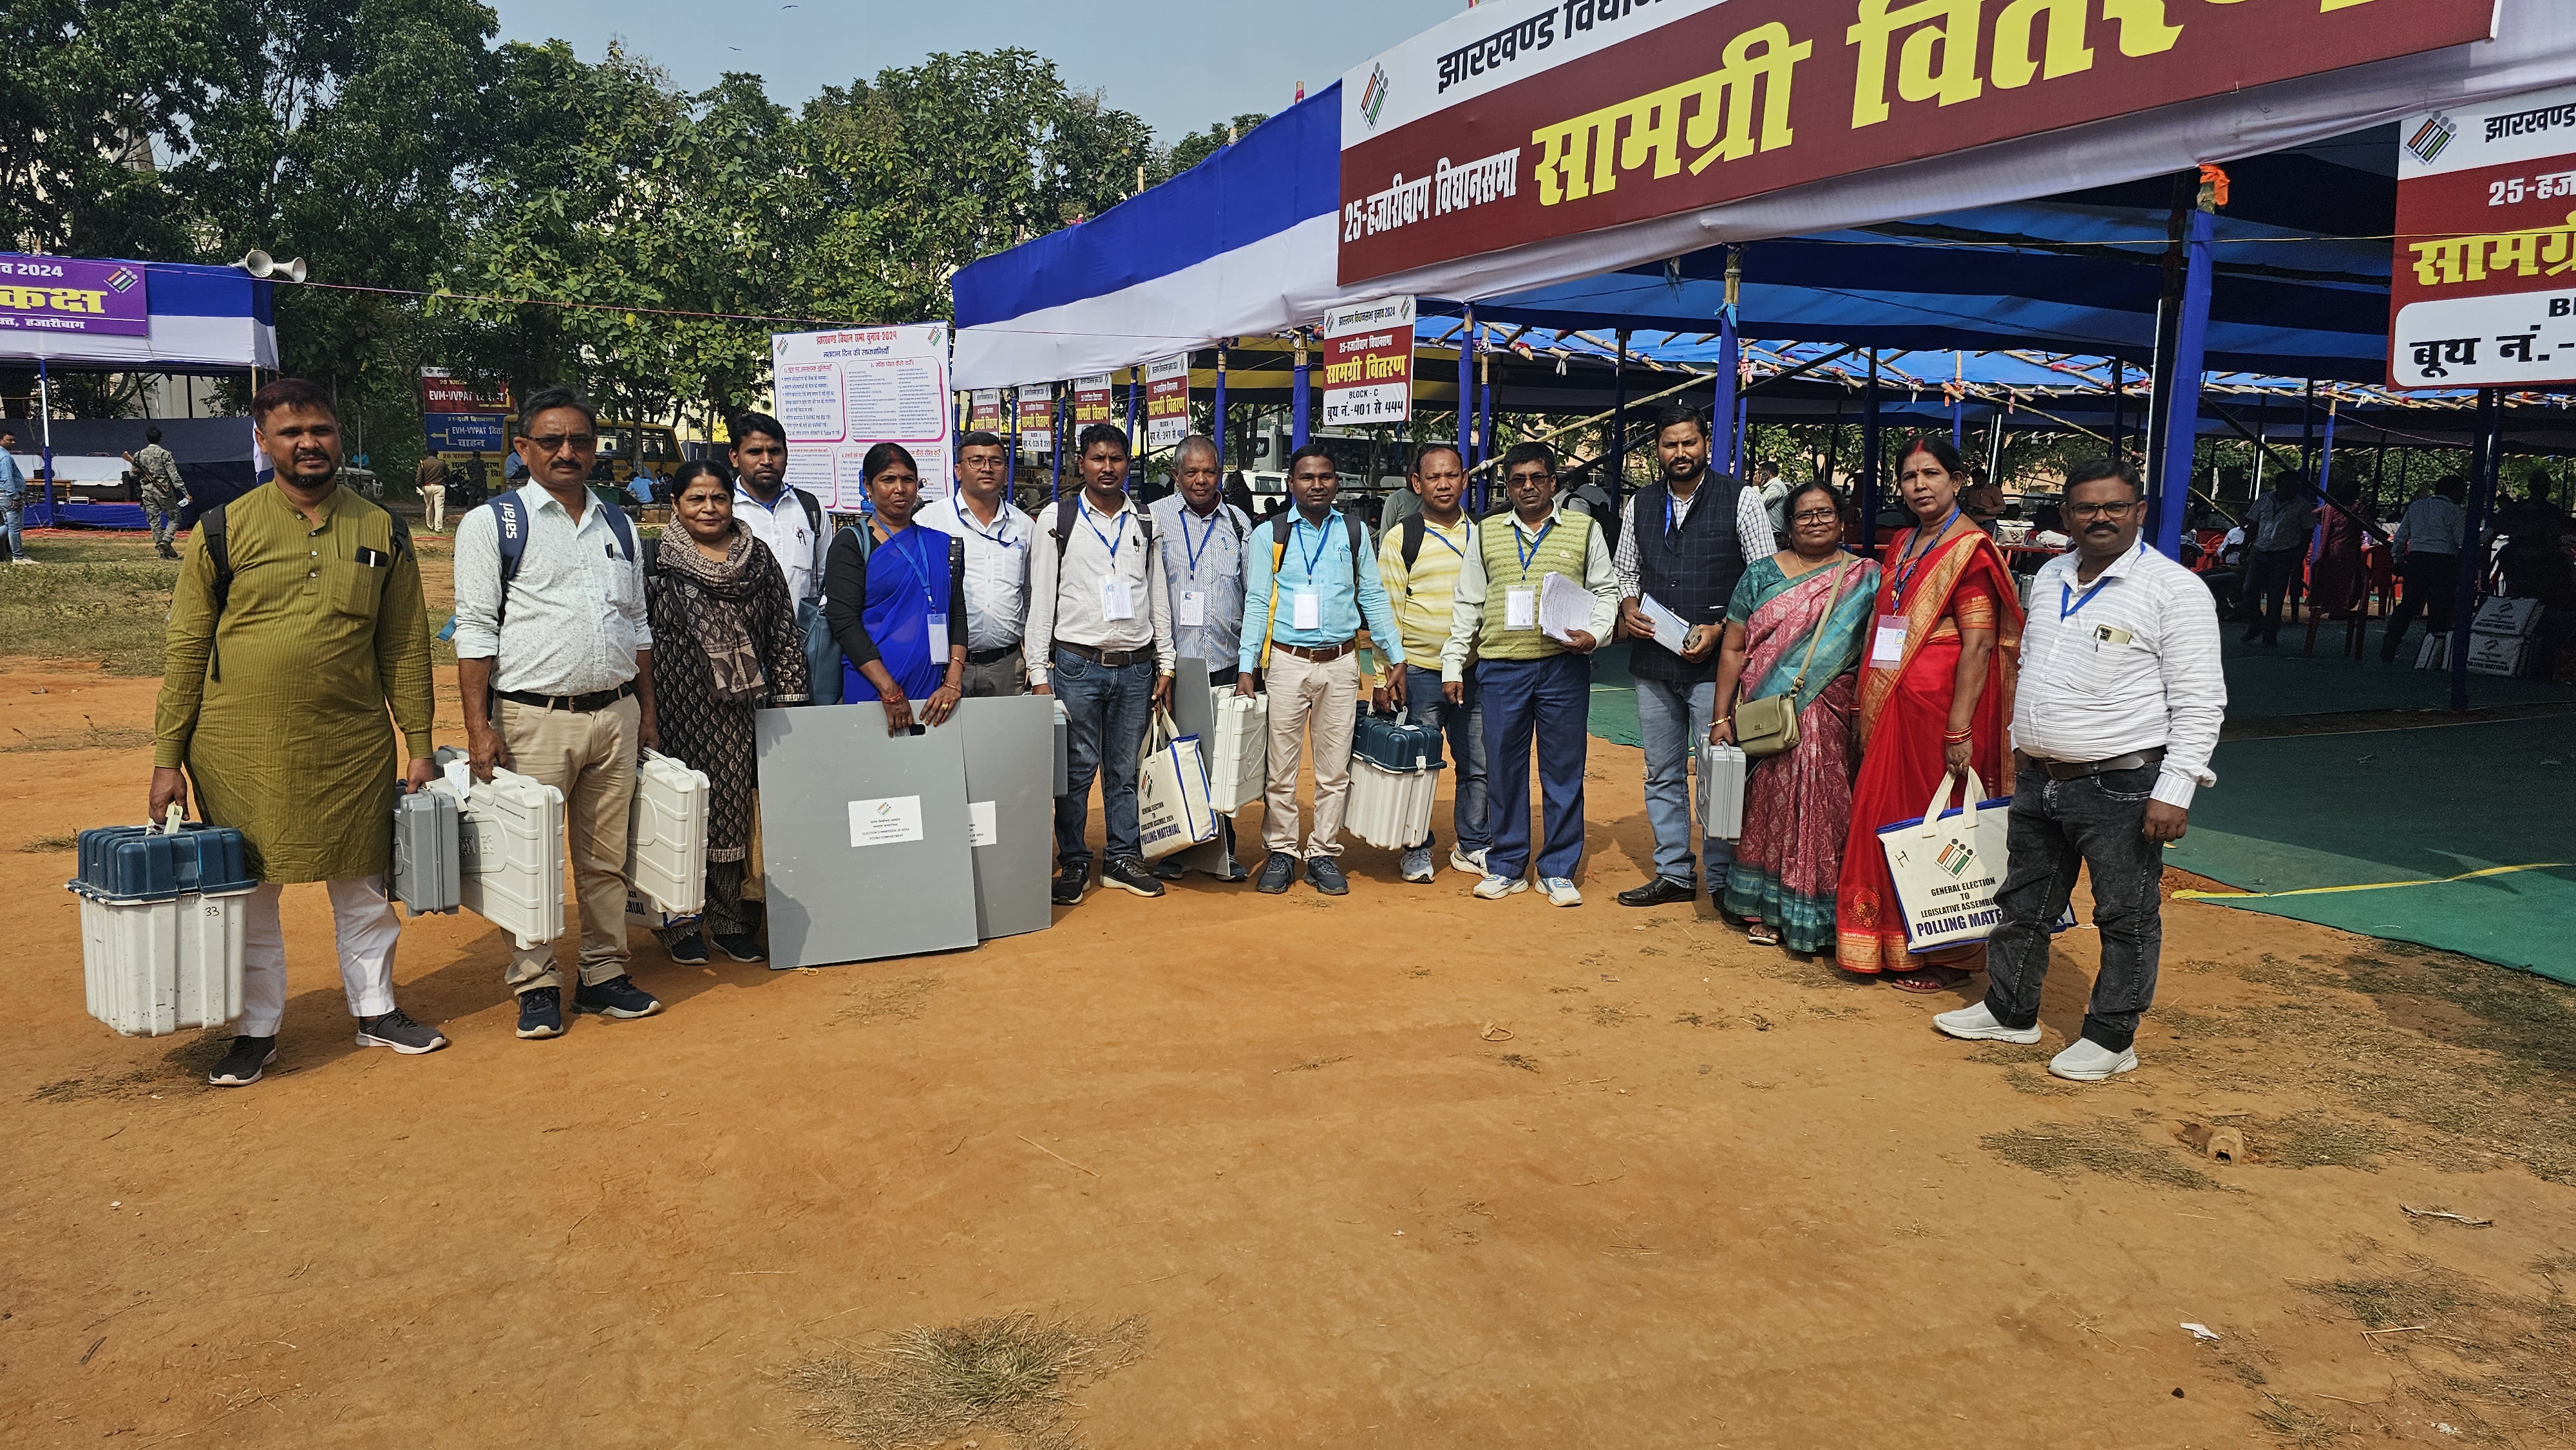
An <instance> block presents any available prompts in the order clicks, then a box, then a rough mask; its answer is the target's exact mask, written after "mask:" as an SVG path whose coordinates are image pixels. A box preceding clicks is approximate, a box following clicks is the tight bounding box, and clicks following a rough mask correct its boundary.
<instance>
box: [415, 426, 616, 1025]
mask: <svg viewBox="0 0 2576 1450" xmlns="http://www.w3.org/2000/svg"><path fill="white" fill-rule="evenodd" d="M513 442H514V444H515V446H516V448H517V450H518V455H519V457H520V458H521V459H523V460H525V461H526V463H527V465H528V479H529V481H528V483H527V484H525V485H524V486H522V487H520V488H516V489H513V490H510V491H509V492H507V493H504V494H502V495H501V496H500V497H498V498H495V499H493V500H492V501H491V502H490V503H488V504H486V505H484V506H483V507H481V508H478V509H475V510H474V511H473V512H471V513H468V514H466V515H465V516H464V517H463V518H461V519H459V520H458V521H457V525H456V684H457V690H458V693H459V694H461V695H462V696H463V697H464V704H465V738H466V744H467V747H468V749H469V750H470V751H471V753H472V756H473V768H474V775H475V778H476V779H478V780H489V779H491V778H492V769H493V767H494V766H496V765H507V766H508V767H510V768H511V769H512V770H514V771H517V772H518V773H519V774H521V775H525V776H528V777H529V778H531V779H533V780H535V781H537V782H538V783H540V784H543V785H550V786H553V787H554V788H555V789H556V790H559V791H561V792H563V798H564V837H565V840H566V841H567V842H568V843H569V845H570V847H571V851H572V863H573V884H574V886H575V887H576V888H577V890H578V892H579V895H580V907H581V969H580V978H581V980H580V985H579V986H578V987H577V988H576V989H575V991H574V993H573V1007H574V1009H575V1010H576V1011H581V1012H596V1013H598V1014H599V1015H601V1016H603V1017H609V1018H634V1017H650V1016H652V1015H653V1014H654V1013H656V1012H659V1011H661V1010H662V1004H661V1003H660V1002H659V1001H657V1000H655V999H654V997H653V996H652V994H650V993H648V992H646V991H644V990H643V989H642V988H640V987H637V986H636V985H635V983H634V981H633V979H632V978H630V977H628V976H627V974H626V963H627V950H626V887H627V882H626V826H627V814H628V808H629V806H630V804H631V802H632V800H633V797H634V794H635V762H636V758H637V756H638V754H639V753H640V752H641V751H642V749H643V748H644V747H646V746H655V747H658V746H659V745H660V744H661V739H660V735H659V732H658V731H657V730H656V729H655V727H654V722H653V670H652V661H653V631H652V626H651V624H650V623H649V622H648V621H647V618H646V614H645V600H644V566H643V562H642V558H641V554H640V551H639V550H638V549H637V547H636V539H635V529H634V525H633V524H632V523H630V522H629V521H628V520H627V517H626V515H625V514H624V513H623V512H622V511H620V510H618V509H615V508H611V507H608V506H606V505H603V504H601V503H600V502H599V501H598V499H597V498H596V497H595V496H594V495H593V494H592V493H591V492H590V489H589V486H588V480H589V477H590V467H591V463H592V462H593V460H595V459H596V458H597V457H598V456H599V422H598V415H597V414H595V413H594V412H592V410H591V406H590V404H589V403H587V402H585V401H584V400H583V399H582V397H581V395H580V394H578V393H575V392H573V391H572V390H571V389H569V388H548V389H545V390H544V391H542V392H539V393H538V394H537V395H536V396H534V397H532V398H530V399H528V402H527V406H526V407H525V408H523V409H522V410H521V411H520V414H519V432H518V435H517V436H516V438H515V439H514V440H513ZM504 980H505V981H506V982H507V983H508V985H509V987H510V989H511V990H512V991H513V992H515V993H517V994H518V998H519V1027H518V1032H519V1035H520V1036H521V1037H526V1038H542V1037H556V1036H560V1035H561V1034H562V1032H563V1003H562V994H561V991H560V988H561V985H562V982H561V979H560V978H559V977H558V976H557V975H556V973H555V963H554V949H553V948H552V947H551V946H546V945H540V946H535V947H522V948H517V949H514V950H513V951H512V952H511V954H510V965H509V969H508V972H507V973H506V975H505V977H504Z"/></svg>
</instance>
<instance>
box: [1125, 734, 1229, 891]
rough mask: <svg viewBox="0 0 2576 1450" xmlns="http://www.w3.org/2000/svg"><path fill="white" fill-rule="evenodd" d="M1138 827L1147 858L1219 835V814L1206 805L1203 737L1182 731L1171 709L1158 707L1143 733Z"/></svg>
mask: <svg viewBox="0 0 2576 1450" xmlns="http://www.w3.org/2000/svg"><path fill="white" fill-rule="evenodd" d="M1136 826H1137V830H1138V832H1139V834H1140V835H1142V837H1143V838H1144V845H1145V859H1146V860H1148V861H1159V860H1161V859H1162V858H1163V857H1165V856H1168V855H1170V854H1172V853H1173V852H1174V851H1181V850H1186V849H1188V848H1189V847H1192V846H1195V845H1198V844H1200V843H1201V842H1204V841H1212V840H1215V839H1216V812H1215V811H1213V810H1211V809H1209V808H1208V782H1207V771H1206V770H1205V769H1204V768H1203V767H1201V766H1200V764H1199V738H1198V737H1197V736H1195V735H1183V734H1181V733H1180V730H1179V727H1177V726H1175V725H1174V724H1173V723H1172V716H1171V712H1170V711H1168V710H1157V711H1155V712H1154V722H1153V724H1152V725H1151V726H1149V727H1148V728H1147V730H1146V732H1145V760H1144V766H1143V768H1142V769H1141V770H1139V771H1138V772H1137V777H1136Z"/></svg>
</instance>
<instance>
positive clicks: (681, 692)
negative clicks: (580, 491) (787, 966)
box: [650, 463, 806, 962]
mask: <svg viewBox="0 0 2576 1450" xmlns="http://www.w3.org/2000/svg"><path fill="white" fill-rule="evenodd" d="M654 564H655V568H654V571H653V575H652V588H651V594H650V600H651V604H652V610H653V613H652V624H653V640H654V646H655V648H654V650H653V703H654V710H655V714H656V716H657V717H658V719H657V723H658V724H659V725H660V727H661V732H662V750H663V752H664V753H665V754H667V755H670V756H672V757H674V758H675V759H678V760H681V761H684V762H686V763H687V764H688V765H689V767H690V768H692V769H694V770H700V771H704V772H705V773H706V777H707V905H706V915H705V933H706V937H707V938H711V939H712V940H713V942H714V944H715V946H716V948H717V949H718V950H721V951H722V952H724V954H725V955H727V956H729V957H732V958H733V959H734V960H736V961H744V962H753V961H759V960H761V957H762V955H763V954H762V952H761V950H760V946H759V941H758V938H757V936H756V935H755V934H754V933H753V932H752V930H751V926H752V923H751V919H750V913H749V912H748V911H746V910H745V909H744V907H743V904H742V892H743V885H744V879H743V873H744V870H745V865H744V863H745V861H746V859H747V858H748V857H749V855H750V853H751V827H752V815H753V809H754V807H753V792H754V791H755V790H756V789H758V787H759V785H760V777H759V768H758V763H757V760H756V757H755V756H754V753H753V742H752V715H753V712H755V711H757V710H759V709H761V708H762V707H764V706H769V705H792V704H801V703H803V702H804V700H805V699H806V681H805V644H804V637H803V635H802V634H801V633H800V632H799V631H798V630H797V628H796V602H795V601H794V600H793V599H791V598H789V597H788V594H787V576H786V575H785V574H784V573H782V572H780V570H779V567H778V561H777V560H776V559H775V558H773V557H771V555H770V552H769V546H768V545H766V544H763V543H762V542H761V541H760V540H758V539H755V538H753V537H752V536H751V530H750V529H748V528H745V527H744V526H743V524H742V522H741V521H740V520H738V519H736V518H735V517H734V516H733V486H732V485H731V484H730V483H728V482H726V481H725V477H724V475H723V474H722V473H720V472H718V471H717V470H716V468H715V466H714V465H713V464H708V463H691V464H688V465H686V466H684V467H683V468H681V470H680V472H679V474H678V476H677V477H676V478H675V479H674V480H673V483H672V522H671V526H670V527H669V528H666V529H664V530H663V531H662V543H661V548H660V550H659V552H658V553H657V554H656V555H655V559H654ZM667 944H668V945H669V946H670V948H671V955H672V957H673V958H674V959H676V960H679V961H684V962H702V961H705V960H706V959H707V947H706V945H705V944H704V942H703V941H702V939H701V937H700V934H699V931H698V930H697V928H695V927H691V928H689V929H687V930H685V931H681V932H677V933H675V934H674V935H673V936H672V938H671V939H670V940H669V941H668V943H667Z"/></svg>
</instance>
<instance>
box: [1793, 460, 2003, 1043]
mask: <svg viewBox="0 0 2576 1450" xmlns="http://www.w3.org/2000/svg"><path fill="white" fill-rule="evenodd" d="M1966 481H1967V470H1966V468H1965V467H1964V466H1963V465H1962V464H1961V462H1960V459H1959V454H1958V451H1957V450H1956V449H1954V448H1952V447H1951V446H1950V444H1949V442H1948V440H1946V439H1941V438H1918V439H1916V440H1915V441H1914V442H1913V443H1911V444H1909V445H1908V446H1907V448H1906V450H1905V453H1904V456H1903V458H1902V459H1901V461H1900V462H1899V463H1898V464H1897V475H1896V488H1897V493H1898V495H1899V496H1900V497H1902V498H1903V499H1904V501H1905V507H1906V510H1907V511H1908V512H1909V513H1911V514H1913V516H1914V521H1915V523H1914V527H1913V529H1911V530H1909V531H1908V532H1907V533H1905V534H1904V535H1901V536H1900V537H1898V538H1897V539H1895V540H1893V541H1891V542H1890V543H1889V544H1888V546H1887V550H1886V558H1885V565H1884V568H1883V570H1882V572H1881V575H1880V584H1879V590H1878V605H1877V613H1876V618H1875V620H1874V621H1873V623H1872V625H1871V629H1870V644H1869V649H1868V652H1867V654H1866V656H1865V658H1864V661H1863V664H1862V669H1861V686H1860V741H1861V751H1862V754H1861V767H1860V778H1859V779H1858V780H1857V781H1855V782H1854V783H1853V785H1852V812H1851V834H1850V837H1849V838H1848V839H1847V840H1846V841H1845V842H1844V845H1843V872H1842V883H1841V889H1840V890H1839V891H1837V892H1836V893H1835V907H1834V923H1835V932H1834V959H1835V963H1836V965H1838V966H1840V967H1841V968H1842V969H1843V970H1844V971H1847V972H1858V973H1864V974H1867V975H1871V976H1877V975H1881V974H1884V975H1885V976H1886V977H1887V980H1888V983H1889V985H1891V986H1895V987H1901V988H1903V989H1905V990H1907V991H1911V992H1937V991H1940V990H1942V989H1944V988H1947V987H1951V986H1955V985H1956V984H1958V983H1959V982H1960V981H1961V980H1963V979H1964V978H1965V977H1966V975H1967V973H1968V972H1969V971H1974V970H1978V969H1980V968H1982V967H1983V966H1984V965H1985V959H1986V949H1985V947H1984V945H1983V944H1982V943H1980V944H1977V945H1973V946H1968V947H1960V948H1953V949H1951V950H1948V951H1939V952H1927V953H1925V954H1924V955H1922V956H1913V955H1909V954H1908V953H1907V952H1906V949H1905V916H1904V912H1903V911H1902V910H1900V909H1899V908H1898V906H1897V901H1896V888H1895V885H1894V883H1893V882H1891V881H1890V880H1889V878H1888V874H1887V856H1886V854H1885V853H1884V852H1883V851H1882V850H1881V849H1880V847H1879V842H1878V833H1879V830H1880V829H1881V828H1882V827H1885V826H1888V825H1891V824H1893V823H1895V822H1897V821H1905V820H1912V819H1914V818H1915V817H1917V816H1920V815H1922V814H1923V803H1924V802H1925V801H1927V800H1930V799H1931V798H1932V791H1933V788H1934V786H1935V785H1936V784H1937V783H1939V782H1941V781H1942V780H1943V779H1944V777H1945V776H1946V777H1958V776H1964V775H1965V774H1966V773H1967V772H1968V771H1970V770H1972V769H1973V770H1974V771H1975V772H1976V773H1977V777H1978V779H1979V780H1980V781H1981V782H1982V783H1983V784H1984V785H1985V786H1986V788H1987V789H1988V790H1990V791H1991V790H1997V789H2009V788H2010V782H2011V780H2012V771H2011V767H2010V763H2009V761H2008V760H2007V758H2006V757H2007V756H2008V755H2009V754H2010V750H2011V747H2010V745H2009V744H2008V742H2007V740H2006V738H2005V737H2006V731H2007V730H2008V729H2009V727H2010V726H2011V724H2012V712H2013V675H2014V666H2015V663H2016V661H2017V659H2018V657H2019V655H2020V651H2021V621H2022V611H2021V599H2020V594H2019V591H2018V590H2017V589H2016V588H2015V586H2014V583H2013V577H2012V572H2011V570H2010V569H2008V568H2007V567H2006V566H2005V564H2004V558H2003V555H2002V553H2001V552H2000V551H1998V550H1997V549H1996V548H1995V545H1994V541H1993V540H1992V539H1989V538H1988V537H1987V536H1986V534H1985V532H1984V531H1983V530H1981V529H1979V528H1978V527H1977V526H1976V524H1975V523H1973V522H1971V521H1970V520H1969V519H1968V518H1967V517H1966V516H1965V515H1964V514H1963V513H1962V512H1961V511H1960V509H1959V506H1958V494H1959V489H1960V488H1961V486H1962V485H1964V484H1965V483H1966ZM1944 795H1945V798H1947V795H1948V791H1947V790H1946V789H1945V791H1944Z"/></svg>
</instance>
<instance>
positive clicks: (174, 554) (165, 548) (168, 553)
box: [155, 544, 179, 559]
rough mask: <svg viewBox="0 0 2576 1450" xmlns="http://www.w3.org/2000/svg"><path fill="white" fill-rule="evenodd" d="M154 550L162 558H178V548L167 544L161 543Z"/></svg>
mask: <svg viewBox="0 0 2576 1450" xmlns="http://www.w3.org/2000/svg"><path fill="white" fill-rule="evenodd" d="M155 552H157V553H158V554H160V556H161V557H162V558H164V559H176V558H178V557H179V551H178V550H176V549H174V548H171V547H170V546H169V545H168V544H163V545H162V546H161V547H160V548H159V549H158V550H156V551H155Z"/></svg>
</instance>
